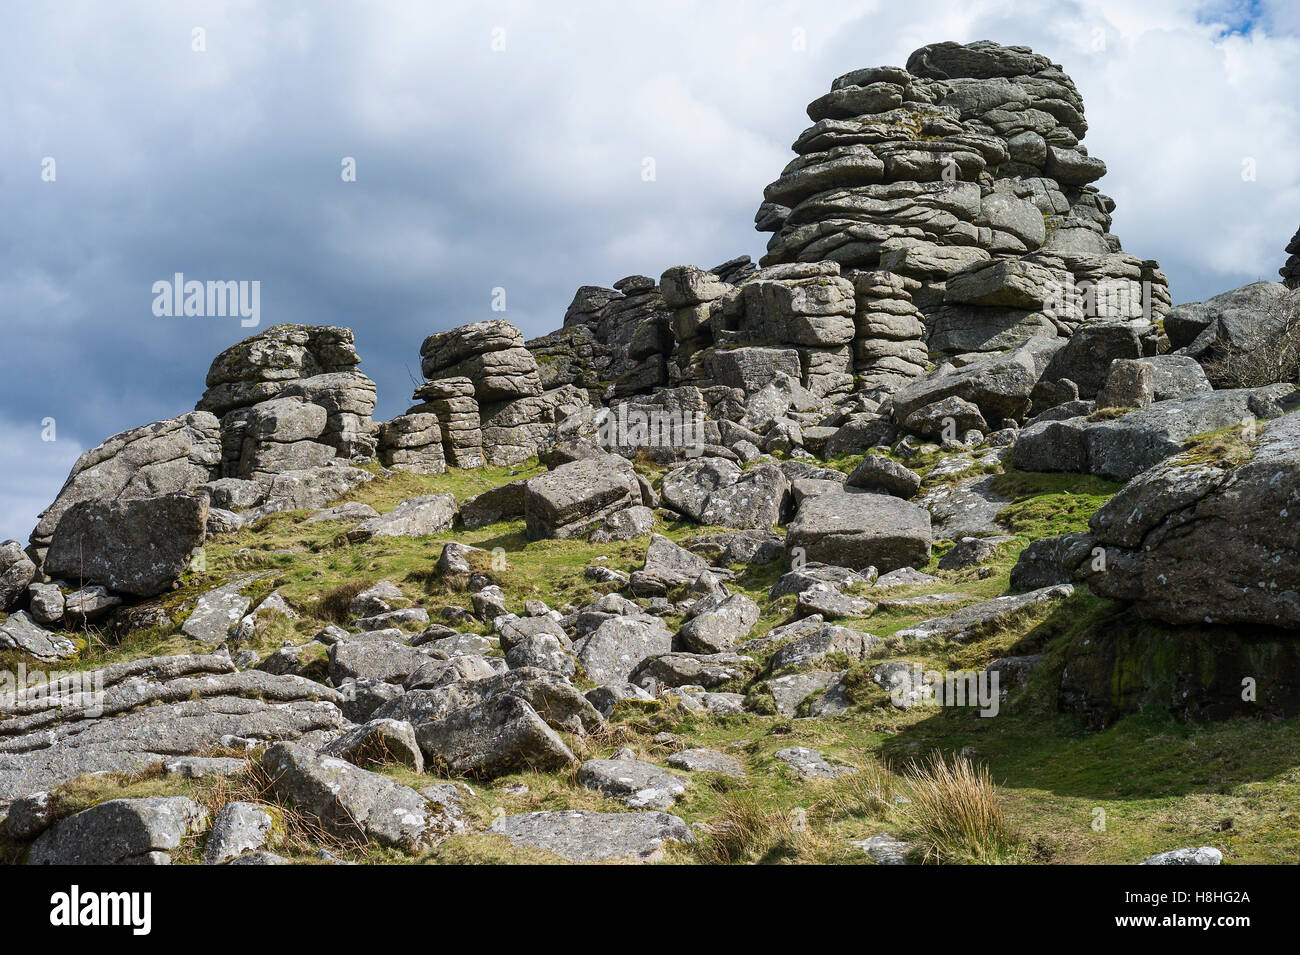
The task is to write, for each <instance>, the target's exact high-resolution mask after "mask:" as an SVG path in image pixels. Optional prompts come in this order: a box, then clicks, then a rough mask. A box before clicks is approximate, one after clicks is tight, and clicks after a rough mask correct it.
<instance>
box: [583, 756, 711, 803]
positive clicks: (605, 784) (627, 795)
mask: <svg viewBox="0 0 1300 955" xmlns="http://www.w3.org/2000/svg"><path fill="white" fill-rule="evenodd" d="M578 782H579V783H580V784H581V785H583V786H586V787H587V788H588V789H594V790H596V791H597V792H602V793H604V794H605V795H607V796H613V797H614V798H616V799H619V800H621V801H622V802H624V803H626V804H627V805H628V806H630V807H631V808H633V809H668V808H670V807H671V806H672V804H673V803H674V802H676V800H677V797H678V796H680V795H681V794H682V793H684V792H686V787H687V786H688V785H689V783H688V782H687V780H685V779H683V778H682V777H680V776H675V775H673V774H672V773H667V772H664V770H662V769H660V768H659V767H658V766H655V765H654V764H652V763H644V762H641V761H640V760H637V759H589V760H587V761H586V762H585V763H583V764H582V765H581V766H580V767H578Z"/></svg>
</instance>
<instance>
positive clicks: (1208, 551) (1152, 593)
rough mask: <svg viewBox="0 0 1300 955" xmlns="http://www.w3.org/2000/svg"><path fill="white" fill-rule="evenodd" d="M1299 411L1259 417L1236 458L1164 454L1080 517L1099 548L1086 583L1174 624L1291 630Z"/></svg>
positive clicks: (1296, 597)
mask: <svg viewBox="0 0 1300 955" xmlns="http://www.w3.org/2000/svg"><path fill="white" fill-rule="evenodd" d="M1298 494H1300V415H1298V414H1289V415H1286V416H1284V417H1282V418H1279V419H1277V420H1275V421H1272V422H1268V423H1266V424H1265V425H1264V426H1263V428H1262V431H1261V433H1260V436H1259V440H1258V442H1257V443H1256V445H1255V447H1254V449H1253V455H1252V456H1250V458H1249V460H1247V461H1245V462H1244V463H1240V464H1236V465H1235V466H1234V463H1233V461H1232V460H1231V459H1228V460H1215V459H1213V458H1209V459H1206V458H1205V457H1204V456H1200V457H1198V456H1197V455H1196V453H1195V452H1190V453H1188V454H1186V455H1179V456H1176V457H1172V458H1170V459H1169V460H1168V461H1165V462H1163V463H1162V464H1159V465H1158V466H1156V467H1154V468H1152V469H1151V470H1149V471H1147V472H1146V473H1145V474H1142V475H1140V476H1138V477H1137V478H1135V479H1134V480H1133V481H1131V482H1130V483H1129V484H1127V485H1126V486H1125V487H1124V488H1123V489H1122V490H1121V491H1120V492H1119V493H1118V494H1116V495H1115V497H1113V498H1112V499H1111V500H1110V501H1109V502H1107V503H1106V505H1104V506H1103V507H1102V508H1101V509H1100V510H1099V511H1098V512H1097V513H1096V514H1094V515H1093V517H1092V520H1091V522H1090V528H1091V530H1092V533H1093V535H1094V536H1095V537H1096V539H1097V543H1098V544H1099V545H1100V546H1104V547H1105V548H1106V559H1105V563H1104V570H1095V569H1091V568H1090V569H1089V572H1088V574H1087V580H1088V582H1089V584H1090V586H1091V587H1092V588H1093V590H1094V591H1096V592H1097V593H1100V594H1102V595H1104V596H1107V597H1113V598H1116V599H1120V600H1126V601H1130V602H1132V603H1134V605H1135V606H1136V608H1137V610H1138V612H1139V613H1141V614H1143V615H1145V616H1148V617H1153V618H1156V619H1159V620H1163V621H1166V622H1168V623H1174V624H1192V623H1236V624H1259V625H1267V626H1276V627H1286V628H1291V629H1295V628H1300V575H1298V574H1297V568H1300V534H1297V531H1296V524H1295V522H1294V521H1292V520H1290V519H1289V517H1288V515H1289V514H1290V512H1291V511H1292V510H1293V509H1294V508H1295V507H1296V500H1297V495H1298Z"/></svg>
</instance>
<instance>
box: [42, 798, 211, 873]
mask: <svg viewBox="0 0 1300 955" xmlns="http://www.w3.org/2000/svg"><path fill="white" fill-rule="evenodd" d="M207 821H208V814H207V811H206V810H204V809H203V807H202V806H200V805H199V804H198V803H196V802H195V801H194V800H192V799H189V798H187V797H185V796H157V797H153V798H149V799H110V800H108V801H107V802H102V803H100V804H99V805H97V806H92V807H91V808H89V809H84V810H82V811H81V812H79V813H76V814H75V815H72V816H68V817H67V818H66V819H62V820H60V821H59V822H57V823H55V824H54V826H53V827H51V828H50V829H48V830H46V832H45V833H43V834H42V835H41V836H40V838H38V839H37V840H36V841H35V842H34V843H33V844H32V848H31V851H30V852H29V853H28V854H27V864H28V865H167V864H169V863H170V862H171V853H172V852H174V851H176V850H177V849H179V848H180V847H181V843H182V842H183V841H184V840H185V839H186V838H187V837H190V836H193V835H195V834H196V833H198V832H199V831H201V830H202V828H203V826H204V825H206V824H207Z"/></svg>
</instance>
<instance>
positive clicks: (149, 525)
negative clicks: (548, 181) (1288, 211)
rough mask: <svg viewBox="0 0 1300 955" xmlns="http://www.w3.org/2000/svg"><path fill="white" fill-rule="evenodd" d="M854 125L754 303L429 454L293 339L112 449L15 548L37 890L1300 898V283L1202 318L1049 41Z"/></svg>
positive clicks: (751, 270) (17, 779)
mask: <svg viewBox="0 0 1300 955" xmlns="http://www.w3.org/2000/svg"><path fill="white" fill-rule="evenodd" d="M809 117H810V119H811V120H812V121H813V124H814V125H813V126H812V127H810V128H809V129H807V130H805V132H804V133H803V134H802V135H801V136H800V137H799V138H798V140H797V141H796V143H795V151H796V153H797V154H798V158H796V159H795V160H794V161H792V162H791V164H790V165H789V166H788V167H787V168H786V170H785V171H784V172H783V173H782V175H781V176H780V177H779V178H778V179H777V180H776V181H775V182H774V183H773V184H772V185H771V186H769V188H768V190H767V192H766V195H765V201H764V203H763V205H762V207H761V208H760V210H759V213H758V216H757V218H756V224H757V226H758V228H759V229H761V230H763V231H770V232H772V233H773V238H772V241H771V243H770V244H769V247H768V254H767V255H766V256H764V258H763V260H762V261H761V262H760V263H758V264H757V265H755V264H754V263H752V262H750V261H749V259H748V258H747V257H740V258H737V259H734V260H731V261H729V262H726V263H722V264H721V265H718V266H715V267H714V268H712V269H710V270H707V271H706V270H704V269H702V268H697V267H695V266H674V267H672V268H670V269H668V270H667V271H665V272H664V273H663V274H662V275H661V276H660V278H659V279H658V280H655V279H653V278H649V277H646V276H629V277H627V278H625V279H622V280H620V281H619V282H616V283H614V286H613V287H612V288H602V287H598V286H587V287H584V288H582V289H580V290H579V291H578V293H577V295H576V296H575V298H574V301H573V304H572V305H571V306H570V308H569V310H568V313H567V314H566V315H565V319H564V327H563V328H561V329H560V330H558V331H556V332H554V333H552V334H550V335H547V336H544V337H542V338H537V339H533V340H529V341H526V340H525V339H524V336H523V335H522V333H521V332H520V331H519V329H517V328H516V327H515V326H513V325H511V324H510V323H509V322H506V321H503V320H494V321H486V322H477V323H473V324H470V325H465V326H462V327H459V328H455V329H451V330H448V331H442V332H437V333H435V334H433V335H430V336H429V338H428V339H426V340H425V342H424V343H423V345H422V346H421V348H420V355H421V368H422V372H423V375H424V381H422V382H421V383H420V384H419V385H418V386H417V388H416V389H415V392H414V395H413V400H414V402H415V403H414V404H413V405H412V406H411V407H410V408H409V409H408V410H407V411H406V413H404V414H402V415H399V416H397V417H395V418H393V419H391V420H389V421H384V422H376V421H374V420H373V417H372V415H373V412H374V409H375V404H376V387H375V385H374V383H373V382H372V381H370V379H369V378H368V377H366V376H365V375H364V374H363V373H362V372H361V371H360V363H361V358H360V356H359V355H358V353H357V351H356V349H355V347H354V344H353V337H352V333H351V331H350V330H349V329H347V328H343V327H307V326H276V327H274V328H271V329H268V330H267V331H265V332H262V333H260V334H258V335H255V336H253V337H252V338H249V339H246V340H245V341H243V342H240V343H238V344H236V345H234V346H232V347H231V348H229V349H227V351H225V352H223V353H222V354H221V355H219V356H217V358H216V359H215V360H214V361H213V363H212V367H211V370H210V371H209V374H208V378H207V381H206V390H205V391H204V392H203V394H202V396H201V397H200V398H199V400H198V403H197V405H196V408H195V410H194V411H190V412H186V413H184V414H181V415H179V416H177V417H174V418H171V419H168V420H165V421H159V422H155V423H152V424H148V425H145V426H143V427H140V428H137V429H133V430H131V431H128V432H125V433H123V434H120V435H115V436H113V437H111V438H109V439H107V440H106V441H105V442H104V443H103V444H101V445H100V446H98V447H96V448H94V449H92V450H90V451H88V452H86V454H84V455H83V456H82V458H81V459H80V460H79V461H78V462H77V464H76V466H75V467H74V469H73V472H72V473H71V474H70V475H69V478H68V480H67V482H66V484H65V485H64V487H63V488H62V490H61V491H60V492H59V494H58V496H57V497H56V499H55V501H54V502H53V503H52V504H51V505H50V507H49V508H47V510H46V511H45V512H44V513H43V514H42V515H41V519H40V523H39V524H38V526H37V527H36V528H35V530H34V531H33V533H32V535H31V538H30V540H29V542H28V545H27V546H26V547H24V546H23V545H21V544H19V543H18V542H14V541H9V542H4V543H3V544H0V613H2V614H3V616H0V675H2V676H4V678H5V679H6V680H7V681H8V684H7V685H0V816H3V823H0V858H3V859H5V860H6V861H10V862H28V863H63V862H97V863H118V862H132V863H137V862H144V863H168V862H182V863H184V862H193V863H198V862H203V863H209V864H282V863H289V862H296V863H339V862H344V863H346V862H385V863H397V862H417V861H422V862H481V861H493V862H510V861H536V862H542V861H546V862H558V861H569V862H604V861H641V862H646V861H665V862H682V863H691V862H694V863H700V862H703V863H733V862H860V863H868V864H870V863H875V864H907V863H921V862H955V863H968V862H1025V863H1103V862H1116V863H1137V862H1140V861H1144V860H1146V861H1152V862H1155V863H1160V864H1206V863H1217V862H1219V861H1229V862H1283V861H1290V860H1292V859H1293V858H1294V857H1295V854H1296V851H1297V848H1300V825H1298V824H1297V819H1296V816H1295V812H1294V806H1295V802H1296V796H1297V788H1300V782H1298V779H1300V777H1297V770H1296V768H1295V765H1294V763H1295V757H1294V754H1295V753H1296V752H1297V742H1300V723H1297V719H1298V718H1300V652H1298V651H1297V649H1296V648H1297V646H1298V645H1297V643H1296V641H1295V632H1296V630H1297V628H1300V597H1297V594H1300V579H1297V575H1298V574H1300V572H1298V571H1297V569H1296V568H1297V567H1300V537H1298V536H1297V534H1296V531H1295V529H1294V528H1295V526H1296V525H1295V522H1294V521H1293V520H1292V516H1291V515H1292V514H1293V513H1295V508H1297V507H1300V415H1297V414H1296V413H1295V409H1296V408H1297V407H1300V392H1298V391H1297V388H1296V385H1295V384H1294V382H1295V380H1296V374H1295V372H1296V369H1295V367H1294V364H1295V363H1294V361H1292V362H1291V364H1290V365H1287V364H1286V361H1285V359H1286V355H1287V354H1288V353H1287V351H1286V347H1281V346H1278V347H1276V348H1274V346H1275V345H1278V342H1279V341H1281V342H1282V345H1285V346H1287V347H1289V345H1288V344H1287V341H1286V340H1284V336H1285V335H1286V334H1289V331H1288V330H1289V329H1291V328H1292V327H1294V323H1293V322H1292V319H1291V318H1288V316H1289V315H1294V314H1296V312H1297V311H1300V298H1297V295H1300V293H1296V292H1294V290H1292V289H1290V288H1289V287H1288V286H1289V284H1291V283H1290V281H1289V278H1290V277H1289V276H1288V275H1286V274H1285V273H1284V277H1287V278H1288V282H1286V283H1266V282H1261V283H1256V284H1254V285H1251V286H1247V287H1245V288H1243V289H1236V290H1232V291H1229V292H1225V293H1224V294H1223V295H1221V296H1217V297H1215V298H1213V299H1210V300H1208V301H1206V302H1200V303H1190V304H1184V305H1180V306H1178V307H1176V308H1171V307H1170V302H1171V300H1170V296H1169V292H1168V289H1167V288H1166V287H1165V283H1164V277H1163V275H1162V274H1161V273H1160V272H1159V268H1158V266H1157V264H1156V263H1154V262H1151V261H1149V260H1141V259H1137V258H1136V257H1134V256H1131V255H1128V254H1127V253H1125V252H1123V251H1122V249H1121V247H1120V243H1119V240H1118V238H1116V237H1115V236H1114V235H1112V234H1111V233H1110V232H1109V231H1108V229H1109V224H1110V217H1109V213H1110V211H1111V210H1112V209H1113V203H1112V202H1111V200H1109V199H1108V198H1107V197H1105V196H1104V195H1102V194H1101V193H1099V192H1098V191H1097V190H1096V188H1095V187H1094V186H1093V185H1092V183H1093V182H1094V181H1096V180H1097V179H1098V178H1100V176H1101V175H1102V174H1103V173H1104V171H1105V167H1104V164H1102V163H1101V162H1100V161H1099V160H1097V159H1095V158H1093V157H1091V156H1089V155H1088V153H1087V151H1086V148H1085V147H1083V146H1082V145H1081V143H1080V140H1081V138H1082V136H1083V134H1084V132H1085V130H1086V123H1085V122H1084V120H1083V115H1082V102H1081V100H1080V99H1079V97H1078V94H1077V91H1075V89H1074V86H1073V84H1072V83H1071V82H1070V80H1069V77H1068V76H1066V75H1065V74H1064V73H1063V72H1062V71H1061V69H1060V67H1059V66H1057V65H1055V64H1052V63H1050V62H1049V61H1047V60H1046V59H1045V58H1043V57H1041V56H1037V55H1035V54H1033V53H1032V52H1031V51H1028V50H1026V49H1024V48H1020V47H1000V46H997V45H995V44H984V43H977V44H971V45H969V46H965V47H961V46H957V45H956V44H936V45H933V46H930V47H925V48H923V49H922V50H918V51H917V53H915V54H913V56H912V57H911V58H910V59H909V61H908V64H907V67H906V68H905V69H904V68H898V67H882V68H875V69H869V70H861V71H856V72H854V73H851V74H847V75H846V76H844V77H841V78H839V79H838V80H836V81H835V82H834V84H833V85H832V89H831V92H829V93H828V94H827V95H826V96H824V97H822V98H820V99H818V100H817V101H815V102H814V103H813V104H811V105H810V106H809ZM1292 245H1294V241H1293V242H1292ZM1288 249H1289V250H1290V247H1288ZM1103 292H1104V293H1105V294H1102V293H1103ZM1270 349H1272V350H1271V351H1270ZM1274 354H1276V355H1280V356H1281V359H1282V360H1280V362H1279V363H1276V364H1270V363H1269V362H1266V361H1262V360H1261V358H1262V356H1266V355H1274ZM1291 354H1294V350H1293V351H1292V352H1291ZM1243 357H1248V358H1249V361H1247V362H1245V363H1244V364H1245V365H1250V366H1253V368H1252V370H1251V374H1250V375H1249V376H1248V377H1242V374H1241V373H1242V369H1243V367H1244V365H1243V361H1242V359H1243ZM1260 369H1264V371H1263V373H1260Z"/></svg>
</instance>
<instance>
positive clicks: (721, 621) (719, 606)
mask: <svg viewBox="0 0 1300 955" xmlns="http://www.w3.org/2000/svg"><path fill="white" fill-rule="evenodd" d="M760 615H761V611H760V610H759V608H758V604H756V603H754V601H752V600H750V599H749V598H748V597H746V596H745V595H744V594H731V595H729V596H728V595H726V594H718V595H717V596H713V597H705V598H704V599H702V600H700V601H699V602H698V603H697V604H696V605H695V606H694V607H692V608H691V610H690V611H689V613H688V615H687V619H686V621H685V622H684V623H683V624H682V627H681V629H680V630H679V631H678V632H677V641H676V642H677V643H678V644H680V647H681V649H683V650H686V651H689V652H691V653H724V652H726V651H728V650H730V649H731V648H732V647H733V646H735V644H736V643H738V642H739V641H741V640H743V639H744V638H745V637H746V636H748V635H749V631H750V630H751V629H753V627H754V624H756V623H757V622H758V618H759V616H760Z"/></svg>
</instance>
